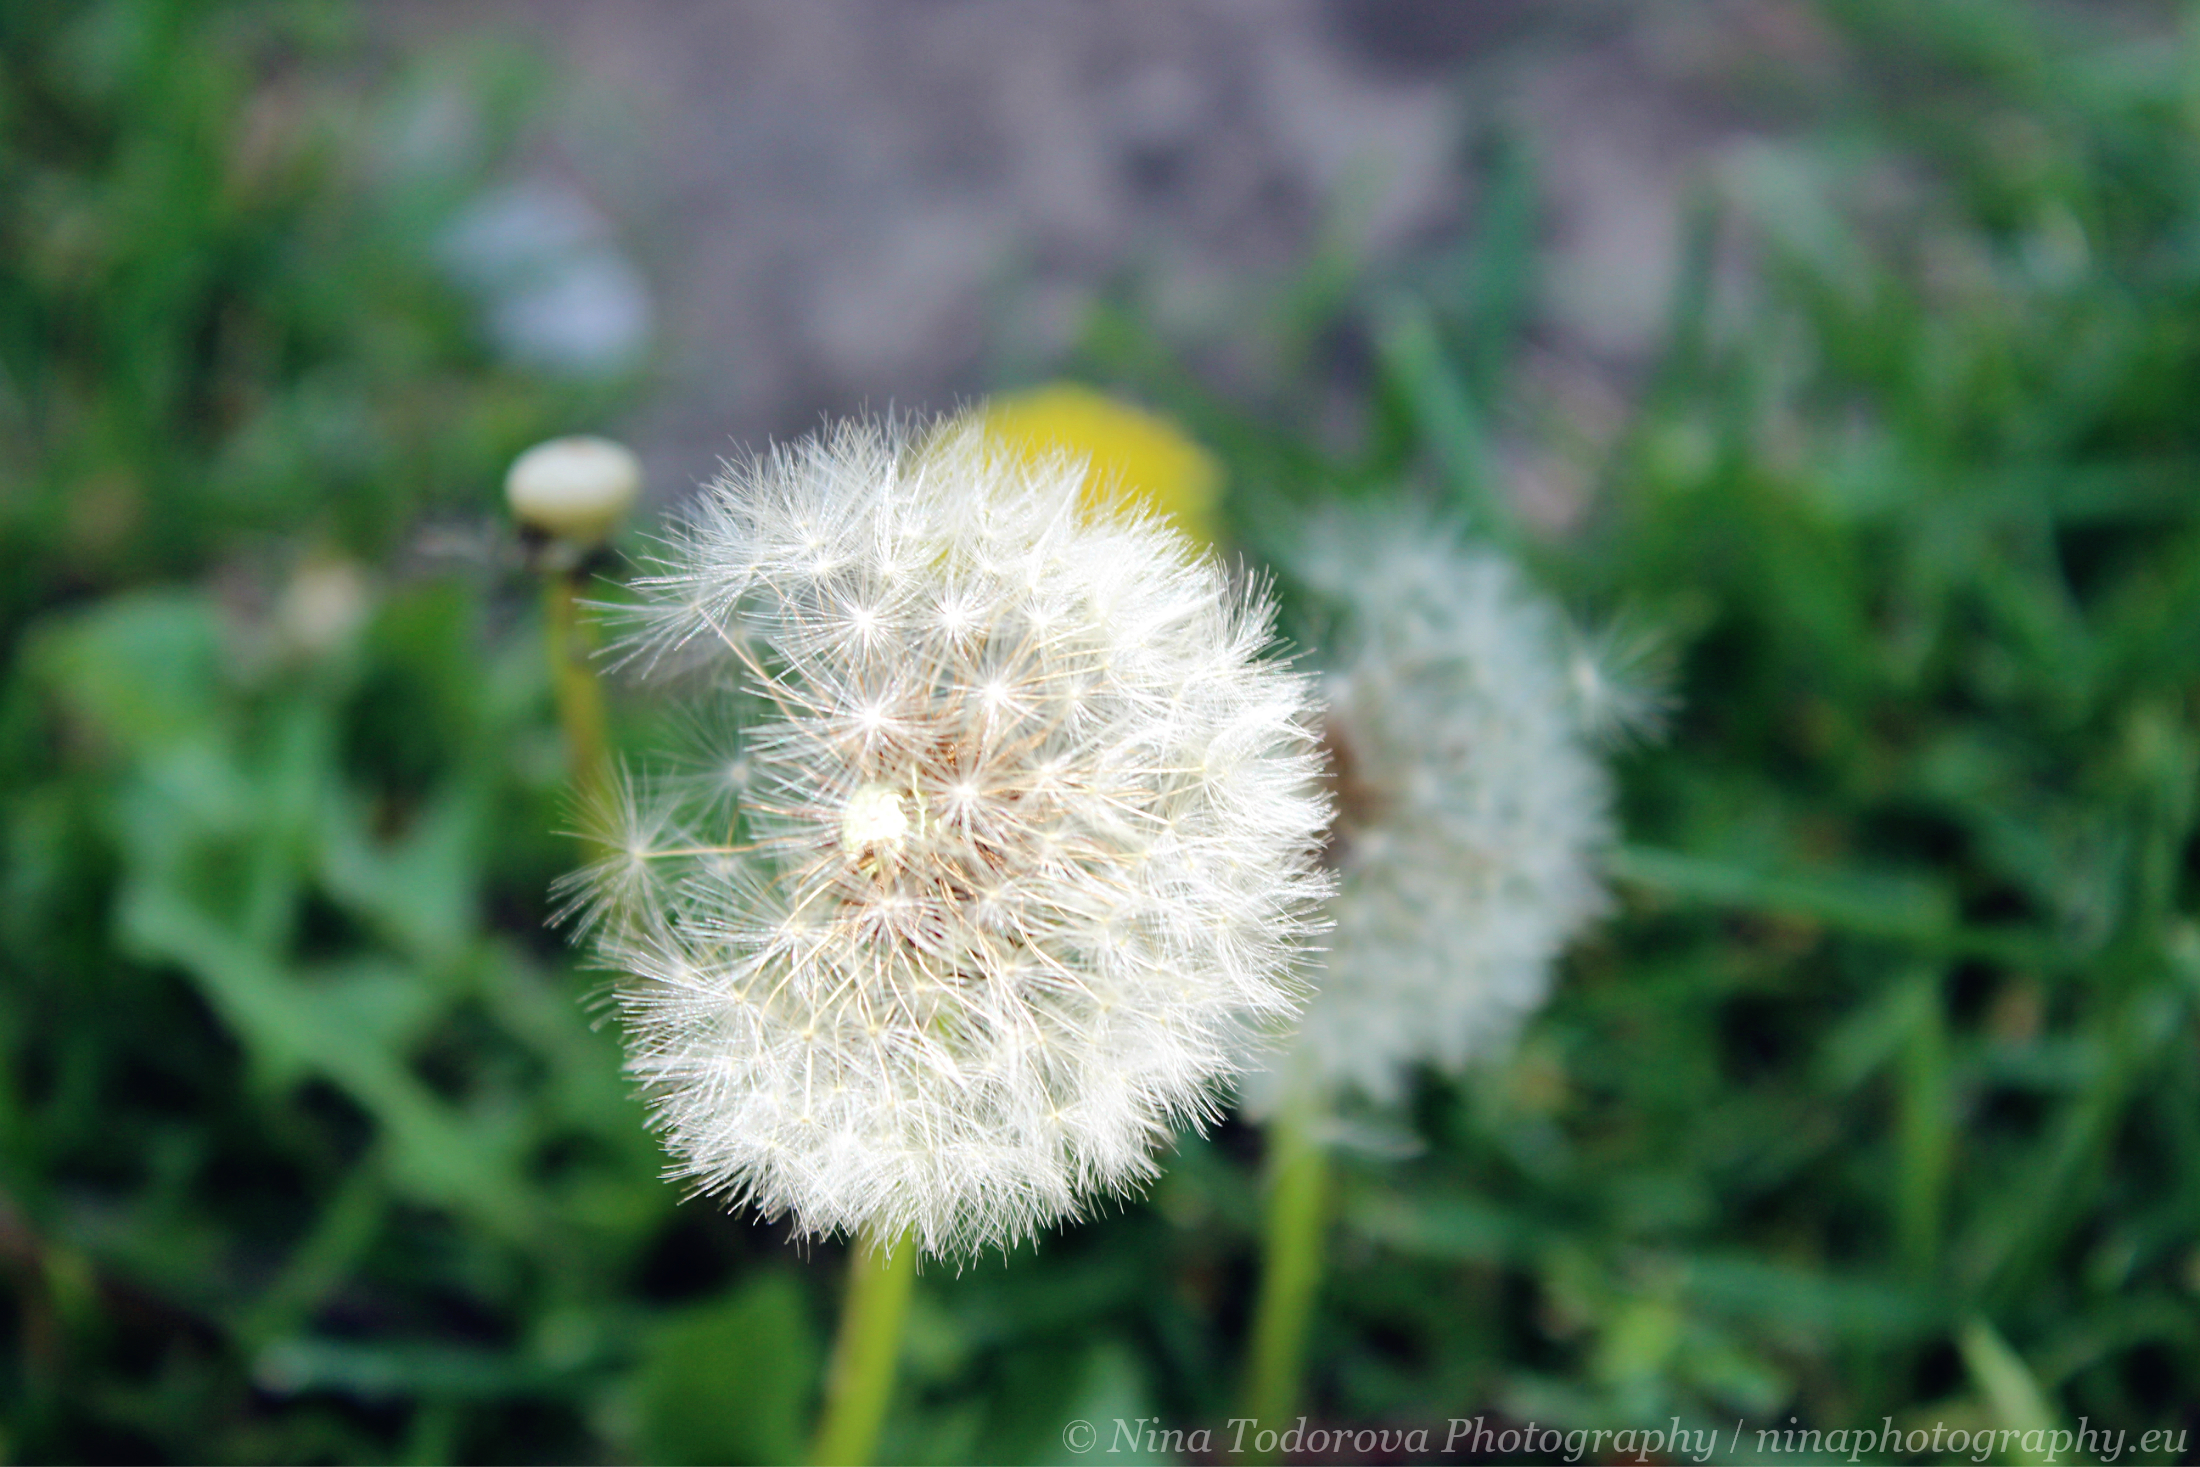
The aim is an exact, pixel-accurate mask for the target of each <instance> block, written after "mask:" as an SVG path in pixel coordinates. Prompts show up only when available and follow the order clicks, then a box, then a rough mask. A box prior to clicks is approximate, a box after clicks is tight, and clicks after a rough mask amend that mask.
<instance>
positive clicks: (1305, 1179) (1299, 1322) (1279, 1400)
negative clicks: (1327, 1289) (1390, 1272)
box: [1244, 1106, 1330, 1429]
mask: <svg viewBox="0 0 2200 1467" xmlns="http://www.w3.org/2000/svg"><path fill="white" fill-rule="evenodd" d="M1308 1109H1309V1108H1307V1107H1303V1106H1302V1107H1294V1108H1292V1109H1290V1110H1287V1111H1286V1112H1285V1113H1283V1114H1282V1115H1279V1116H1278V1117H1277V1118H1276V1120H1275V1123H1274V1124H1273V1125H1271V1126H1270V1127H1269V1128H1268V1219H1267V1227H1266V1230H1265V1233H1264V1235H1263V1237H1262V1240H1261V1243H1262V1256H1261V1278H1260V1297H1259V1299H1258V1300H1257V1301H1256V1302H1255V1304H1254V1306H1253V1335H1252V1353H1251V1356H1250V1358H1249V1360H1248V1362H1247V1368H1246V1372H1245V1407H1244V1414H1245V1415H1247V1416H1249V1417H1252V1418H1253V1419H1254V1420H1255V1421H1256V1422H1258V1423H1260V1424H1262V1425H1271V1424H1272V1425H1274V1426H1276V1427H1277V1428H1278V1429H1280V1428H1281V1427H1282V1426H1283V1425H1284V1424H1286V1423H1288V1422H1289V1421H1290V1419H1291V1413H1292V1412H1293V1411H1294V1410H1295V1409H1296V1408H1297V1405H1298V1399H1299V1377H1300V1375H1301V1374H1302V1373H1303V1371H1304V1370H1305V1366H1306V1332H1307V1325H1308V1324H1309V1323H1310V1322H1311V1320H1312V1318H1313V1313H1314V1297H1315V1294H1316V1292H1317V1291H1318V1290H1319V1289H1320V1287H1321V1273H1322V1243H1323V1238H1324V1235H1325V1234H1326V1232H1327V1231H1328V1225H1329V1192H1330V1178H1329V1157H1328V1155H1327V1153H1326V1152H1325V1151H1324V1150H1323V1149H1322V1146H1321V1143H1320V1142H1319V1141H1318V1140H1317V1139H1316V1138H1315V1135H1314V1127H1313V1124H1312V1117H1311V1116H1310V1115H1309V1114H1308Z"/></svg>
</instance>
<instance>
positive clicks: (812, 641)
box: [574, 425, 1327, 1254]
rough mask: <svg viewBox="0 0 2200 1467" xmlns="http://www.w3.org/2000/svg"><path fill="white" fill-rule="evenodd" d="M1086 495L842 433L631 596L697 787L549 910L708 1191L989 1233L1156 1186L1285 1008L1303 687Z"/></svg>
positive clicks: (805, 1212)
mask: <svg viewBox="0 0 2200 1467" xmlns="http://www.w3.org/2000/svg"><path fill="white" fill-rule="evenodd" d="M1080 480H1081V473H1080V471H1079V470H1078V468H1077V467H1076V466H1075V465H1074V464H1072V463H1069V462H1067V461H1061V462H1056V463H1053V464H1049V465H1042V466H1039V467H1036V468H1034V467H1031V466H1029V465H1026V464H1024V463H1021V462H1019V461H1018V460H1016V459H1014V458H1013V457H1011V456H1008V455H1005V454H1002V453H1000V452H998V451H996V450H992V449H989V448H988V447H987V445H986V443H985V441H984V439H983V437H982V436H981V434H980V433H979V432H978V431H977V429H976V428H975V427H970V428H963V429H956V428H944V429H938V430H934V431H932V432H930V433H929V434H927V435H924V436H921V437H913V436H908V435H905V434H904V433H902V432H900V431H898V430H896V429H895V428H893V427H883V428H882V427H875V426H864V425H852V426H847V427H844V428H842V429H840V430H839V431H837V432H836V433H833V434H832V435H830V436H829V437H827V438H824V439H819V440H812V441H808V442H805V443H802V444H799V445H797V446H795V447H793V448H791V449H784V450H778V451H775V452H773V453H772V454H771V455H769V456H768V457H766V458H763V459H760V460H757V461H754V462H751V463H748V464H746V465H744V466H742V467H739V468H736V469H734V470H732V471H730V472H729V473H728V475H727V476H726V477H724V478H722V479H720V480H719V481H718V482H717V483H715V484H713V485H712V486H711V487H710V489H709V490H708V491H707V492H706V493H705V495H704V496H703V498H702V500H701V502H700V504H699V505H698V507H697V508H695V509H694V511H693V512H692V513H691V515H690V517H689V519H688V520H687V522H686V523H685V524H684V525H683V526H682V527H681V528H680V529H679V530H678V532H677V534H676V537H675V539H674V541H673V543H672V544H671V545H670V547H669V549H668V550H667V552H666V554H665V556H664V558H663V561H662V563H661V565H660V566H659V567H658V573H657V574H654V575H650V576H647V577H645V578H643V579H642V580H641V581H640V582H639V583H638V584H639V587H640V588H641V590H642V591H643V593H644V595H645V596H646V598H647V604H646V605H645V607H644V608H643V610H642V612H641V613H640V615H641V625H640V627H639V630H638V631H637V632H636V634H635V635H634V636H633V637H632V638H630V640H629V642H628V644H627V646H628V650H629V653H630V655H631V656H633V657H635V658H637V659H639V660H640V661H641V662H642V663H643V664H644V665H646V666H648V667H651V668H654V669H659V670H666V671H682V672H685V673H686V674H688V675H689V676H691V677H692V678H694V679H695V680H696V681H697V682H698V683H700V684H701V686H702V689H703V690H704V691H706V692H707V693H709V694H711V695H713V696H714V697H716V699H717V700H718V701H717V703H715V704H712V705H710V706H711V707H712V708H713V709H714V711H712V712H709V713H706V714H704V715H703V716H701V718H700V720H699V721H700V723H701V731H702V734H703V738H704V741H705V743H706V745H707V747H706V748H705V750H704V751H703V754H704V757H703V758H702V760H701V762H700V764H699V766H698V767H699V768H702V769H704V770H707V771H709V772H708V774H707V775H705V776H704V777H701V778H695V779H686V780H681V779H673V780H667V781H664V782H662V783H660V784H659V785H657V786H655V787H652V788H649V789H645V790H639V791H629V792H627V793H626V794H625V795H624V796H623V797H622V799H623V806H622V808H621V809H620V810H619V811H618V812H617V813H618V819H619V826H620V829H619V832H618V833H617V835H616V836H615V837H614V838H613V839H611V840H610V841H608V842H607V844H608V845H609V846H610V847H611V848H613V849H615V850H616V851H617V852H618V854H617V855H616V856H614V857H612V858H610V859H607V860H606V861H604V862H603V863H602V864H600V865H599V866H598V867H596V868H594V869H593V870H592V871H590V872H587V873H583V875H582V876H581V878H579V879H578V880H577V881H576V882H575V884H574V891H575V905H576V907H577V908H579V909H581V910H583V911H585V912H586V913H587V920H588V921H589V922H590V923H592V924H596V925H597V926H598V927H599V929H600V937H599V946H600V949H601V951H602V952H603V954H604V955H605V957H606V958H607V959H608V960H609V961H610V962H611V963H612V964H613V965H614V966H616V967H618V968H620V969H621V970H623V971H624V972H625V973H627V974H629V975H630V981H629V982H627V983H626V984H625V985H623V989H622V1004H623V1007H624V1010H625V1014H626V1017H627V1022H628V1031H629V1066H630V1069H631V1071H632V1072H633V1074H634V1075H636V1076H637V1077H638V1078H639V1080H640V1081H641V1083H642V1085H643V1086H644V1088H645V1090H646V1091H647V1093H648V1094H649V1096H650V1098H651V1099H652V1101H653V1102H654V1107H655V1117H656V1120H657V1122H658V1124H659V1125H660V1126H661V1128H662V1129H663V1131H664V1133H665V1136H666V1139H667V1143H668V1145H669V1146H670V1148H671V1149H672V1151H673V1153H674V1154H675V1156H676V1158H677V1169H678V1170H679V1171H680V1172H681V1173H682V1174H684V1175H686V1176H688V1177H690V1178H692V1179H693V1180H694V1182H695V1183H696V1184H697V1185H698V1187H699V1188H701V1189H704V1190H711V1191H725V1192H728V1193H731V1194H732V1195H733V1196H734V1197H735V1198H737V1199H743V1200H747V1201H751V1202H753V1203H755V1204H756V1205H757V1206H758V1207H759V1208H761V1209H762V1210H763V1211H764V1212H765V1213H766V1214H767V1215H771V1216H779V1215H786V1216H788V1217H790V1218H791V1219H792V1220H793V1223H794V1225H795V1226H796V1227H797V1228H798V1229H799V1230H801V1231H802V1232H805V1233H812V1234H815V1233H824V1232H831V1231H837V1230H843V1229H847V1230H853V1229H858V1228H865V1227H868V1228H870V1229H872V1230H873V1231H874V1232H875V1234H876V1235H878V1236H882V1237H886V1238H893V1237H896V1236H898V1235H900V1234H902V1233H903V1232H905V1231H910V1232H913V1233H914V1235H915V1237H916V1240H917V1242H918V1244H919V1245H920V1246H921V1247H922V1248H923V1249H925V1250H926V1251H927V1252H931V1253H935V1254H941V1253H950V1254H952V1253H962V1252H967V1251H969V1250H973V1249H976V1248H980V1247H984V1246H989V1245H995V1244H1003V1243H1007V1242H1010V1241H1013V1240H1015V1239H1017V1238H1020V1237H1023V1236H1025V1235H1027V1234H1029V1233H1031V1232H1032V1231H1033V1230H1035V1229H1036V1228H1038V1227H1040V1226H1043V1225H1045V1224H1047V1223H1049V1222H1052V1221H1054V1220H1055V1219H1058V1218H1061V1217H1064V1216H1068V1215H1073V1214H1075V1213H1076V1212H1078V1211H1079V1209H1080V1208H1081V1207H1082V1206H1083V1205H1084V1204H1085V1203H1086V1202H1087V1201H1088V1200H1089V1199H1091V1198H1093V1197H1094V1196H1096V1195H1100V1194H1107V1193H1119V1192H1121V1191H1123V1190H1125V1189H1128V1188H1130V1187H1132V1186H1134V1185H1136V1184H1138V1183H1140V1182H1142V1181H1144V1180H1146V1179H1148V1178H1150V1177H1151V1176H1152V1175H1153V1174H1154V1171H1155V1166H1154V1161H1153V1153H1154V1150H1155V1148H1156V1147H1157V1146H1158V1145H1159V1144H1161V1143H1162V1142H1163V1141H1164V1140H1165V1139H1166V1138H1167V1137H1168V1135H1169V1134H1170V1132H1171V1131H1172V1129H1173V1128H1174V1127H1175V1126H1177V1125H1178V1124H1179V1123H1182V1122H1185V1121H1194V1122H1196V1121H1199V1120H1202V1119H1204V1118H1206V1117H1208V1116H1210V1115H1211V1114H1212V1113H1213V1107H1214V1097H1215V1091H1216V1088H1217V1086H1218V1084H1219V1083H1220V1082H1222V1081H1224V1080H1226V1079H1227V1078H1228V1077H1229V1076H1230V1074H1231V1073H1232V1072H1233V1071H1234V1069H1235V1067H1236V1059H1237V1057H1238V1056H1240V1055H1242V1053H1243V1052H1244V1051H1243V1045H1244V1042H1245V1040H1246V1037H1247V1034H1248V1032H1249V1031H1250V1030H1251V1029H1253V1028H1256V1027H1268V1026H1272V1025H1274V1024H1275V1023H1277V1022H1278V1021H1280V1020H1283V1019H1287V1018H1288V1017H1289V1016H1290V1015H1291V1013H1292V1012H1293V1010H1294V1009H1295V1008H1296V1006H1297V1003H1298V999H1299V988H1298V985H1297V984H1296V982H1295V980H1294V979H1293V977H1292V966H1293V964H1294V962H1295V960H1296V953H1297V949H1298V942H1299V939H1300V938H1301V937H1302V936H1303V935H1304V934H1305V933H1306V932H1307V931H1308V930H1309V929H1310V928H1311V927H1312V926H1313V925H1314V922H1315V917H1314V911H1315V908H1316V907H1317V905H1318V903H1319V900H1320V897H1321V896H1322V894H1323V892H1324V889H1325V883H1324V878H1323V877H1322V875H1321V874H1320V873H1319V872H1318V871H1317V870H1316V868H1315V862H1314V851H1315V847H1316V842H1317V840H1318V836H1319V833H1320V831H1321V829H1322V827H1323V826H1324V825H1325V824H1326V821H1327V809H1326V802H1325V800H1324V799H1323V797H1322V795H1321V794H1320V792H1319V789H1318V786H1317V784H1316V781H1315V779H1314V774H1315V769H1316V760H1315V757H1314V754H1313V741H1312V737H1311V733H1310V724H1311V718H1310V711H1309V701H1310V692H1311V690H1310V687H1309V686H1308V683H1307V680H1306V679H1304V678H1302V677H1300V676H1298V675H1295V674H1291V673H1288V672H1285V671H1283V670H1281V669H1280V668H1278V667H1277V666H1276V665H1274V664H1273V663H1272V662H1269V661H1267V660H1265V659H1264V656H1263V654H1264V652H1265V650H1266V648H1267V645H1268V643H1269V641H1270V636H1271V633H1270V624H1271V618H1272V611H1271V607H1270V605H1269V604H1268V602H1267V600H1266V598H1265V597H1263V596H1261V595H1258V594H1255V593H1251V592H1247V591H1245V590H1242V589H1233V588H1232V587H1231V586H1230V585H1229V583H1228V582H1227V581H1226V579H1225V577H1224V574H1223V572H1222V571H1221V569H1220V568H1219V567H1218V566H1217V565H1216V564H1215V563H1214V562H1213V561H1212V560H1210V559H1207V558H1203V557H1201V556H1199V555H1198V554H1197V553H1195V552H1194V551H1193V550H1192V549H1191V547H1190V546H1188V545H1187V543H1186V542H1185V541H1184V540H1183V539H1182V538H1181V537H1180V536H1178V535H1176V534H1175V533H1174V532H1172V531H1170V530H1168V529H1166V528H1164V527H1163V526H1162V525H1161V524H1160V523H1159V522H1158V521H1156V520H1153V519H1151V518H1130V519H1125V518H1115V517H1109V518H1099V517H1093V516H1091V515H1089V514H1088V513H1086V512H1084V511H1081V510H1080V509H1079V507H1078V491H1079V488H1080ZM728 770H738V771H739V776H738V778H729V777H728V776H727V773H726V771H728Z"/></svg>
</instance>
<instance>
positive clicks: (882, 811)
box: [840, 784, 909, 859]
mask: <svg viewBox="0 0 2200 1467" xmlns="http://www.w3.org/2000/svg"><path fill="white" fill-rule="evenodd" d="M908 833H909V813H908V811H907V810H906V809H904V808H903V806H902V795H901V791H899V790H897V789H895V788H893V787H892V786H891V785H883V784H864V785H858V786H857V787H856V789H855V792H854V793H853V794H851V795H849V796H848V803H847V804H846V805H845V806H843V807H842V809H841V812H840V843H841V845H842V847H843V848H845V849H846V850H847V852H848V854H849V856H850V858H851V859H854V858H859V857H862V856H865V855H868V854H870V853H871V852H872V851H874V850H878V849H881V848H883V849H885V850H887V851H889V852H898V851H899V850H900V849H901V842H902V838H903V837H904V836H906V835H908Z"/></svg>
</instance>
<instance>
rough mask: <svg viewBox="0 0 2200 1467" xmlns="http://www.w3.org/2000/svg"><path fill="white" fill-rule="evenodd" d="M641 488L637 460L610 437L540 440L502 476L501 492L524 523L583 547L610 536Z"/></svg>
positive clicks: (640, 475)
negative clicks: (502, 486) (542, 441)
mask: <svg viewBox="0 0 2200 1467" xmlns="http://www.w3.org/2000/svg"><path fill="white" fill-rule="evenodd" d="M641 491H642V465H641V461H640V460H638V459H636V458H635V457H634V454H633V453H632V451H631V450H629V449H628V448H627V447H626V446H625V445H623V444H619V443H614V442H612V441H611V440H610V439H608V438H588V437H576V438H553V439H551V440H550V441H549V442H547V443H538V444H536V445H535V446H534V447H533V448H530V449H528V450H527V451H526V452H525V453H523V454H521V455H520V456H519V457H518V458H516V459H514V460H512V467H511V469H510V471H509V472H507V473H506V474H505V476H504V497H505V499H506V500H507V501H508V502H509V503H510V504H511V506H512V517H513V518H514V519H516V520H518V521H519V523H520V524H521V526H522V527H524V528H526V529H528V530H532V531H534V532H535V533H536V534H539V535H543V536H545V537H547V538H549V539H552V540H557V541H562V542H564V543H565V544H567V545H569V546H571V547H573V548H574V549H575V550H581V551H587V550H593V549H595V548H596V547H597V546H598V545H601V544H602V543H603V542H604V541H605V540H607V539H609V538H610V536H611V532H612V531H613V530H615V529H617V528H618V525H619V521H620V520H622V519H624V518H626V514H627V511H628V510H630V509H632V508H633V507H634V500H635V498H636V496H638V495H639V494H640V493H641Z"/></svg>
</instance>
